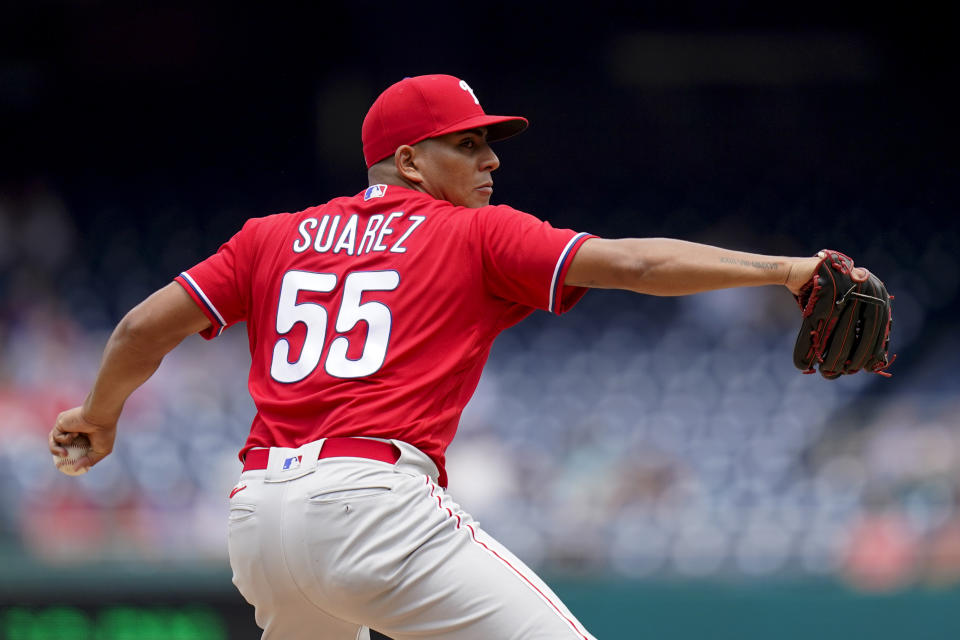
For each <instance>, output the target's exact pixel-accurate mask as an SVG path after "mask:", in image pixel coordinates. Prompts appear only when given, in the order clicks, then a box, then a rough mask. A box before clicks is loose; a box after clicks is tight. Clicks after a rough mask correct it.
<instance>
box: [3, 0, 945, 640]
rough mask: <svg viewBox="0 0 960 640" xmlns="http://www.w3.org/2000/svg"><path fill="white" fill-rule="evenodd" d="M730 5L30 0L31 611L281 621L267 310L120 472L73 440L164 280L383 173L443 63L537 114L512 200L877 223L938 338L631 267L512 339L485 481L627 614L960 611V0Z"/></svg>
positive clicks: (751, 241)
mask: <svg viewBox="0 0 960 640" xmlns="http://www.w3.org/2000/svg"><path fill="white" fill-rule="evenodd" d="M723 4H724V6H723V7H718V6H715V5H716V3H707V2H702V1H701V2H692V3H686V4H683V3H681V4H680V5H677V4H671V8H669V9H667V8H664V7H654V6H649V7H648V6H642V5H631V8H630V9H624V8H622V7H618V6H616V5H615V4H612V3H611V4H609V5H608V4H607V3H603V2H601V3H591V7H590V9H589V13H587V12H586V11H587V10H586V9H580V10H579V11H580V13H577V12H575V11H572V10H570V11H568V10H562V9H558V8H557V7H556V6H554V5H550V4H547V3H543V4H540V3H497V2H494V3H487V4H485V5H484V6H483V7H472V8H468V7H464V6H459V5H452V4H451V5H448V4H441V3H436V4H434V3H430V2H426V3H418V4H416V5H415V6H413V5H410V6H399V5H393V6H386V5H383V4H381V3H377V2H369V1H363V0H359V1H357V2H352V3H343V4H336V5H323V6H322V7H321V6H320V5H319V4H318V5H317V6H314V7H312V8H305V7H303V6H299V5H290V6H286V7H284V5H280V6H276V5H274V6H273V8H271V9H270V10H269V11H267V10H265V9H256V8H249V7H247V8H244V7H240V6H234V5H230V6H227V5H217V4H204V5H203V6H194V4H193V3H158V4H145V3H117V2H107V1H97V0H74V1H70V2H52V1H48V2H8V3H4V4H3V13H2V20H0V122H2V123H3V125H2V130H3V133H2V137H0V140H2V143H0V145H2V151H3V153H2V154H0V167H2V173H0V416H2V419H0V637H5V638H12V639H13V638H16V639H21V638H24V639H26V638H29V639H32V640H39V639H41V638H43V639H46V638H91V639H92V638H99V639H108V638H109V639H113V638H178V639H183V640H186V639H188V638H190V639H193V638H205V639H206V638H209V639H215V638H256V637H259V635H258V632H257V629H256V627H255V625H254V623H253V615H252V611H251V610H250V609H249V608H248V607H247V606H246V605H245V603H243V602H242V600H241V599H240V597H239V595H237V594H236V592H235V591H234V589H233V587H232V585H231V584H230V573H229V567H228V564H227V556H226V537H225V535H226V533H225V532H226V527H225V522H226V506H227V502H226V496H227V493H228V492H229V489H230V487H231V486H232V485H233V483H234V481H235V478H236V475H237V474H238V472H239V463H238V461H237V459H236V452H237V450H238V449H239V448H240V446H241V445H242V443H243V440H244V437H245V434H246V431H247V428H248V425H249V420H250V418H251V416H252V414H253V407H252V403H251V401H250V399H249V397H248V395H247V393H246V386H245V384H246V381H245V376H244V371H245V368H246V364H247V362H248V358H249V356H248V353H247V346H246V338H245V333H244V331H243V328H242V327H238V328H234V329H232V330H230V331H228V332H227V333H226V334H224V336H222V337H221V338H219V339H218V340H216V341H215V342H213V343H209V344H207V343H204V341H203V340H201V339H199V338H194V339H190V340H188V341H187V342H186V343H185V344H184V345H183V346H182V347H181V348H180V349H178V350H177V351H175V352H174V353H173V354H172V355H171V356H170V357H169V359H168V362H166V363H165V364H164V365H163V367H161V370H160V371H159V373H158V374H157V375H156V376H155V378H154V379H153V380H152V381H151V382H150V383H149V384H148V385H147V386H146V387H144V388H143V389H141V390H140V391H139V392H138V393H137V394H136V395H134V397H133V398H132V399H131V401H130V403H129V406H128V410H127V412H126V414H125V417H124V420H123V421H122V423H121V425H120V437H119V439H118V446H117V450H116V452H115V454H114V455H113V456H112V457H111V458H109V459H108V460H106V461H105V462H103V463H102V464H101V465H99V466H98V467H97V468H96V470H95V471H94V472H93V473H90V474H88V475H86V476H84V477H81V478H76V479H72V478H67V477H64V476H61V475H59V474H57V473H56V472H55V470H54V467H53V466H52V464H51V463H50V461H49V458H48V454H47V453H46V448H45V436H46V433H47V431H48V429H49V427H50V425H51V424H52V421H53V418H54V417H55V416H56V414H57V412H58V411H60V410H63V409H65V408H68V407H70V406H73V405H75V404H77V403H78V402H79V401H80V400H81V399H82V397H83V394H84V393H85V392H86V389H87V387H88V384H89V382H90V381H91V377H92V374H93V372H94V368H95V365H96V363H97V362H98V360H99V355H100V352H101V349H102V347H103V344H104V342H105V341H106V338H107V335H108V333H109V330H110V328H111V327H112V326H113V324H114V323H115V322H116V321H117V320H118V319H119V318H120V317H121V316H122V315H123V314H124V313H125V312H126V311H127V310H128V309H129V308H130V307H131V306H133V305H134V304H135V303H136V302H138V301H139V300H140V299H142V298H143V297H144V296H145V295H147V294H148V293H150V292H151V291H153V290H155V289H156V288H159V287H160V286H163V285H164V284H165V283H167V282H169V280H170V279H171V278H172V277H173V276H174V275H175V274H177V273H179V272H180V271H181V270H182V269H184V268H186V267H189V266H191V265H193V264H195V263H196V262H197V261H199V260H200V259H202V258H203V257H205V256H207V255H208V254H210V253H211V252H213V251H215V250H216V248H217V247H218V246H219V244H220V243H221V242H222V241H224V240H225V239H226V238H228V237H229V236H230V235H231V234H232V233H234V232H235V231H236V230H237V229H239V228H240V226H241V224H242V223H243V221H244V220H245V219H246V218H248V217H251V216H259V215H266V214H269V213H274V212H278V211H296V210H299V209H302V208H304V207H306V206H309V205H311V204H316V203H320V202H323V201H325V200H327V199H328V198H330V197H333V196H335V195H340V194H344V193H355V192H358V191H360V190H361V189H362V188H363V187H364V186H365V181H364V179H365V173H364V168H363V164H362V155H361V150H360V144H359V129H360V123H361V121H362V118H363V115H364V113H365V110H366V108H367V106H368V105H369V103H370V102H371V101H372V100H373V98H374V97H375V96H376V95H377V93H378V92H379V91H380V90H382V89H383V88H385V87H386V86H388V85H389V84H391V83H392V82H394V81H396V80H398V79H400V78H402V77H403V76H405V75H416V74H420V73H437V72H444V73H452V74H455V75H459V76H461V77H464V78H466V79H467V80H468V81H469V82H470V83H471V85H472V86H473V88H474V89H475V90H476V92H477V94H478V96H479V97H480V99H481V101H482V102H483V104H484V106H485V107H486V109H487V111H488V112H491V113H518V114H522V115H525V116H528V117H529V118H530V119H531V127H530V130H529V131H528V132H527V133H525V134H524V135H523V136H522V137H520V138H517V139H516V140H511V141H508V142H504V143H503V144H501V145H499V146H498V147H497V151H498V153H499V155H500V158H501V161H502V169H501V170H500V171H499V172H498V175H497V193H496V195H495V200H496V201H497V202H502V203H509V204H512V205H514V206H516V207H518V208H520V209H524V210H528V211H530V212H532V213H535V214H537V215H539V216H540V217H542V218H546V219H548V220H550V221H551V222H552V223H553V224H554V225H556V226H566V227H572V228H576V229H578V230H583V231H590V232H593V233H597V234H600V235H606V236H627V235H640V236H672V237H680V238H684V239H689V240H696V241H703V242H709V243H714V244H722V245H725V246H729V247H732V248H738V249H743V250H749V251H757V252H764V253H783V254H795V255H802V254H810V253H812V252H814V251H816V250H817V249H820V248H822V247H825V246H829V247H835V248H839V249H841V250H844V251H846V252H848V253H850V254H851V255H852V256H854V257H855V259H857V261H858V262H859V263H861V264H864V265H867V266H869V267H870V268H871V269H873V270H874V271H875V272H876V273H878V274H879V275H880V276H881V277H882V278H883V279H884V280H885V281H886V283H887V286H888V288H889V289H890V291H891V292H893V293H894V294H895V296H896V301H895V325H894V334H893V350H894V351H896V352H898V354H899V357H898V359H897V363H896V365H895V366H894V367H893V369H892V371H893V372H894V374H895V375H894V377H893V378H891V379H889V380H887V379H882V378H880V377H879V376H867V375H858V376H854V377H851V378H850V379H846V380H840V381H837V382H833V383H828V382H827V381H825V380H822V379H820V378H819V377H818V376H802V375H799V373H798V372H797V371H796V370H795V369H794V368H793V366H792V364H791V361H790V352H791V348H792V341H793V339H794V335H793V332H794V331H795V327H796V325H797V313H796V310H795V307H794V303H793V301H792V300H791V299H790V297H789V295H788V294H787V293H786V292H785V291H782V290H773V288H771V289H770V290H767V289H751V290H737V291H728V292H718V293H712V294H704V295H697V296H691V297H687V298H678V299H658V298H644V297H640V296H632V295H628V294H621V293H615V292H600V291H595V292H591V293H590V294H588V296H587V297H586V298H585V300H584V301H583V302H582V303H581V304H580V305H579V306H578V307H577V308H576V309H575V310H574V311H573V312H571V313H570V314H568V315H567V316H565V317H563V318H560V319H557V318H552V317H549V316H548V315H547V314H544V313H541V314H535V315H534V316H533V317H532V318H530V319H529V320H528V321H527V322H525V323H524V324H522V325H520V326H519V327H517V328H515V329H514V330H512V331H511V332H508V333H507V334H505V335H503V336H502V337H501V339H500V340H499V341H498V343H497V344H496V346H495V348H494V352H493V354H492V357H491V360H490V364H489V366H488V369H487V371H486V373H485V375H484V377H483V379H482V382H481V384H480V388H479V390H478V392H477V395H476V397H475V398H474V400H473V402H472V403H471V405H470V406H469V407H468V410H467V412H466V413H465V415H464V419H463V422H462V426H461V431H460V434H459V435H458V438H457V440H455V442H454V444H453V446H452V447H451V450H450V456H449V457H450V464H449V466H450V470H451V491H452V493H453V494H454V495H455V496H456V497H457V498H458V500H459V501H460V502H461V503H462V504H464V505H465V507H466V508H467V509H468V510H470V511H471V512H473V513H474V515H476V516H477V517H478V518H479V519H480V520H481V522H483V523H485V525H486V527H487V528H488V529H489V530H490V531H491V532H492V533H493V534H494V535H496V536H497V537H499V538H500V539H501V540H502V541H503V542H504V543H506V544H507V546H509V547H511V548H512V549H513V550H514V551H515V552H516V553H517V554H518V555H520V556H521V557H522V558H524V559H525V560H526V561H527V562H528V563H530V564H531V565H533V566H534V567H536V568H537V569H538V570H539V571H541V572H542V573H543V574H544V575H545V576H546V577H548V579H549V581H550V582H551V583H552V584H553V585H555V586H556V588H557V591H558V592H559V593H560V594H561V596H563V597H565V599H566V600H567V602H568V604H569V605H570V606H571V608H572V609H573V610H574V611H575V612H576V613H577V614H578V615H579V616H580V617H581V619H582V620H583V621H584V622H585V623H586V624H587V626H588V627H590V628H591V629H592V630H593V632H594V633H595V634H596V635H597V636H598V637H601V638H611V637H622V638H634V637H637V638H639V637H648V636H649V637H668V638H737V639H752V638H768V637H779V638H798V639H807V638H814V637H815V638H841V637H844V638H845V637H848V636H851V635H856V636H860V637H871V638H873V639H874V640H877V639H884V638H904V637H910V638H956V637H960V618H958V616H957V615H956V612H957V610H958V606H960V418H958V415H960V396H958V393H957V391H958V389H960V384H958V373H957V370H958V361H960V338H958V332H957V329H958V327H957V325H956V322H955V316H956V313H957V311H958V310H960V298H958V286H960V263H958V250H960V224H958V222H957V205H958V198H957V195H958V184H960V163H958V160H957V151H956V149H957V144H956V143H957V141H958V135H957V132H958V128H957V115H956V114H957V113H958V106H960V105H958V101H957V98H956V94H955V92H954V91H953V85H954V84H955V81H956V59H957V57H956V54H957V48H956V45H955V44H954V43H953V41H952V38H953V36H952V33H951V32H950V28H949V25H950V24H951V19H950V16H949V15H940V14H939V13H938V11H939V10H938V9H934V8H932V7H933V5H931V7H930V8H924V5H922V4H921V5H919V6H915V7H912V8H910V9H909V10H907V9H904V8H903V7H900V8H899V9H894V8H888V9H881V8H879V7H871V8H870V10H869V11H861V10H860V8H859V7H852V6H849V7H847V8H845V9H844V8H838V7H834V6H829V5H827V4H822V5H818V4H817V3H814V4H809V3H804V4H803V5H802V7H801V6H791V7H775V8H771V7H769V6H767V5H766V4H761V3H756V4H752V3H749V2H732V3H723ZM885 12H886V13H885Z"/></svg>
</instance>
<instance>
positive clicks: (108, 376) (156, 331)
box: [83, 284, 209, 424]
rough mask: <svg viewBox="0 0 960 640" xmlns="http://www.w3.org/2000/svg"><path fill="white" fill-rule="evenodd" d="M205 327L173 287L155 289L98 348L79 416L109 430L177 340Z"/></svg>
mask: <svg viewBox="0 0 960 640" xmlns="http://www.w3.org/2000/svg"><path fill="white" fill-rule="evenodd" d="M208 324H209V323H208V321H207V320H206V318H205V317H204V316H203V314H202V313H201V312H200V311H199V309H197V307H196V305H194V304H193V302H192V301H191V300H190V299H189V297H187V295H186V293H184V292H183V290H182V289H181V288H180V286H179V285H177V284H171V285H168V286H167V287H165V288H163V289H160V290H159V291H157V292H156V293H154V294H153V295H151V296H150V297H149V298H147V299H146V300H144V301H143V302H141V303H140V304H139V305H137V306H136V307H134V308H133V309H132V310H131V311H130V312H129V313H128V314H127V315H126V316H125V317H124V318H123V320H121V321H120V323H119V324H118V325H117V328H116V329H114V331H113V334H112V335H111V336H110V339H109V340H108V341H107V346H106V347H105V348H104V352H103V360H102V361H101V363H100V369H99V371H98V372H97V377H96V380H95V381H94V384H93V388H92V389H91V390H90V393H89V395H88V396H87V399H86V401H85V402H84V404H83V416H84V418H85V419H86V420H88V421H90V422H93V423H95V424H113V423H115V422H116V421H117V419H118V418H119V417H120V413H121V411H122V410H123V405H124V403H125V402H126V401H127V398H129V397H130V394H132V393H133V392H134V391H135V390H136V389H137V388H139V387H140V386H141V385H142V384H143V383H144V382H146V381H147V380H148V379H149V378H150V376H152V375H153V374H154V372H155V371H156V370H157V368H158V367H159V366H160V363H161V362H162V361H163V358H164V356H166V355H167V354H168V353H169V352H170V351H171V350H173V348H174V347H176V346H177V345H178V344H180V342H182V341H183V339H184V338H185V337H186V336H188V335H190V334H192V333H196V332H197V331H200V330H202V329H203V328H205V327H206V326H207V325H208Z"/></svg>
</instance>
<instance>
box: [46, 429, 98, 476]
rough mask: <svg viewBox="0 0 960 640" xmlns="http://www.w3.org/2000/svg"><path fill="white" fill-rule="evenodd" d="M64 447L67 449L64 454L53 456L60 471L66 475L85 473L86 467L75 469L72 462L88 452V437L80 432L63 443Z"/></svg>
mask: <svg viewBox="0 0 960 640" xmlns="http://www.w3.org/2000/svg"><path fill="white" fill-rule="evenodd" d="M64 449H66V450H67V455H66V456H57V455H54V456H53V463H54V464H55V465H57V469H58V470H59V471H60V473H65V474H67V475H68V476H79V475H81V474H84V473H86V472H87V469H86V468H83V469H77V468H76V467H75V466H74V464H75V463H76V462H77V460H79V459H80V458H82V457H83V456H85V455H87V453H89V451H90V438H88V437H87V436H86V435H84V434H82V433H81V434H78V435H77V437H75V438H74V439H73V442H71V443H70V444H67V445H64Z"/></svg>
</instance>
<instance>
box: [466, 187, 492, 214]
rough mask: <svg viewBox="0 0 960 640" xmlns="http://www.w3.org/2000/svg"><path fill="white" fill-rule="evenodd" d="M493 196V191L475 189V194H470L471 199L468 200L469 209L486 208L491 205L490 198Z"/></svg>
mask: <svg viewBox="0 0 960 640" xmlns="http://www.w3.org/2000/svg"><path fill="white" fill-rule="evenodd" d="M491 196H493V189H489V188H485V189H474V190H473V193H471V194H470V197H469V198H467V200H468V201H469V204H467V206H468V207H470V208H472V209H477V208H479V207H485V206H487V205H488V204H490V197H491Z"/></svg>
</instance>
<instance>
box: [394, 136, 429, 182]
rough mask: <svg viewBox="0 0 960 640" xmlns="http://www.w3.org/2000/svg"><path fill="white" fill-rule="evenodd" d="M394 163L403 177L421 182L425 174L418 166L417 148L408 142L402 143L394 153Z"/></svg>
mask: <svg viewBox="0 0 960 640" xmlns="http://www.w3.org/2000/svg"><path fill="white" fill-rule="evenodd" d="M393 164H394V166H395V167H396V169H397V173H398V174H399V175H400V177H401V178H404V179H406V180H409V181H410V182H415V183H417V184H420V183H421V182H423V174H421V173H420V169H419V167H418V166H417V149H416V148H414V147H411V146H410V145H408V144H402V145H400V146H399V147H398V148H397V151H396V153H394V154H393Z"/></svg>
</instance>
